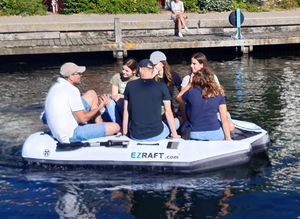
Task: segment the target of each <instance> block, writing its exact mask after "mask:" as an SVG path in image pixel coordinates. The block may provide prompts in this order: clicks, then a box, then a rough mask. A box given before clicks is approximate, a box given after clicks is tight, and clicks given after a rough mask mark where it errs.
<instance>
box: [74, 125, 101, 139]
mask: <svg viewBox="0 0 300 219" xmlns="http://www.w3.org/2000/svg"><path fill="white" fill-rule="evenodd" d="M104 136H106V130H105V124H104V123H101V124H85V125H78V126H77V128H76V129H75V130H74V134H73V136H72V137H71V138H70V139H69V140H70V142H77V141H85V140H89V139H93V138H100V137H104Z"/></svg>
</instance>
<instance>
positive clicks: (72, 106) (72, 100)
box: [45, 78, 84, 143]
mask: <svg viewBox="0 0 300 219" xmlns="http://www.w3.org/2000/svg"><path fill="white" fill-rule="evenodd" d="M80 110H84V106H83V103H82V100H81V96H80V91H79V89H78V88H77V87H75V86H74V85H72V84H71V83H70V82H68V81H67V80H65V79H63V78H58V79H57V82H56V83H55V84H54V85H53V86H52V87H51V88H50V90H49V92H48V95H47V98H46V103H45V112H46V115H47V123H48V126H49V128H50V130H51V132H52V134H53V136H54V137H55V138H56V139H57V140H58V141H60V142H63V143H69V142H70V140H69V139H70V138H71V137H72V136H73V133H74V129H75V128H76V127H77V126H78V122H77V120H76V117H75V116H74V114H73V112H75V111H80Z"/></svg>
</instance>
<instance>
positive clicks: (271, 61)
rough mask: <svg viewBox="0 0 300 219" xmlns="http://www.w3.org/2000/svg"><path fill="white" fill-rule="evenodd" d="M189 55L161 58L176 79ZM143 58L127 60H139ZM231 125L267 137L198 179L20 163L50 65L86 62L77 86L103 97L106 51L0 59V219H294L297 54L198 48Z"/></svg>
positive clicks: (108, 66) (299, 142) (299, 195)
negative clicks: (250, 154) (254, 151)
mask: <svg viewBox="0 0 300 219" xmlns="http://www.w3.org/2000/svg"><path fill="white" fill-rule="evenodd" d="M193 52H194V51H190V50H187V51H185V52H184V53H181V52H180V50H175V51H171V52H167V56H168V59H169V63H170V64H171V68H172V70H174V71H177V72H178V73H179V74H180V75H181V76H184V75H186V74H187V73H188V72H189V58H190V56H191V55H192V53H193ZM149 54H150V52H140V53H132V54H130V55H132V57H134V58H137V59H141V58H145V57H147V56H148V55H149ZM207 54H208V58H209V61H210V63H211V65H212V67H213V69H214V70H215V72H216V74H217V76H218V78H219V80H220V83H221V84H222V85H223V87H224V88H225V92H226V100H227V104H228V109H229V111H230V113H231V115H232V117H233V118H235V119H240V120H246V121H250V122H254V123H256V124H258V125H259V126H261V127H263V128H264V129H266V130H268V132H269V134H270V136H271V138H272V140H273V146H272V147H271V148H270V150H269V152H268V153H267V154H263V155H260V156H256V157H254V158H253V159H252V160H251V161H250V163H249V164H247V165H245V166H241V167H235V168H227V169H225V170H219V171H214V172H210V173H203V174H193V175H182V174H180V175H179V174H168V175H166V174H161V173H153V172H150V173H149V172H141V171H125V170H124V171H116V170H102V169H98V168H83V167H76V168H70V167H69V168H65V167H49V166H43V165H33V166H28V165H25V164H24V163H23V162H22V160H21V157H20V153H21V147H22V144H23V142H24V141H25V139H26V137H27V136H28V135H30V134H31V133H33V132H36V131H40V130H47V126H44V125H43V124H42V123H41V122H40V121H39V115H40V113H41V112H42V110H43V103H44V100H45V97H46V94H47V91H48V89H49V87H50V86H51V84H52V83H53V82H54V81H55V80H56V78H57V76H58V72H59V67H60V65H61V64H62V63H63V62H65V61H75V62H76V63H77V64H80V65H87V72H86V73H85V74H84V77H83V81H82V85H81V86H80V89H81V91H82V92H84V91H86V90H88V89H95V90H96V91H97V93H99V94H100V93H109V92H110V84H109V80H110V78H111V77H112V75H113V74H115V73H116V72H118V71H120V64H119V63H116V62H115V61H114V60H113V59H112V58H111V54H104V55H99V54H93V53H91V54H88V55H87V54H73V55H57V56H50V57H49V58H48V56H30V57H28V56H27V57H5V58H4V59H2V61H1V62H0V64H1V68H0V76H1V80H0V92H1V95H0V215H1V216H2V217H5V218H218V217H225V218H297V217H299V216H300V192H299V191H300V172H299V169H300V167H299V164H300V163H299V153H300V147H299V146H300V110H299V102H300V101H299V100H300V93H299V91H300V57H299V55H298V54H294V53H289V52H287V53H284V54H283V55H282V54H281V55H277V54H275V55H272V54H274V53H272V52H271V54H270V53H267V54H254V55H252V56H250V57H241V56H236V55H235V54H233V55H228V54H229V53H228V51H221V52H220V51H218V52H217V53H215V52H214V51H212V52H211V51H208V53H207Z"/></svg>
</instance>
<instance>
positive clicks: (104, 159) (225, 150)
mask: <svg viewBox="0 0 300 219" xmlns="http://www.w3.org/2000/svg"><path fill="white" fill-rule="evenodd" d="M233 122H234V124H235V127H236V129H235V131H234V133H232V138H233V141H196V140H184V139H174V138H167V139H163V140H160V141H157V142H141V141H135V140H132V139H130V138H128V137H126V136H118V135H114V136H107V137H102V138H97V139H92V140H89V141H85V142H75V143H70V144H62V143H59V142H57V141H56V140H55V139H54V138H53V137H52V136H51V135H49V134H48V133H45V132H37V133H34V134H32V135H30V136H29V137H28V138H27V139H26V141H25V143H24V145H23V148H22V158H23V159H24V160H25V161H26V162H29V163H32V162H33V163H44V164H57V165H97V166H102V167H113V168H125V167H126V168H127V167H131V168H134V169H144V168H149V169H157V170H162V171H168V170H170V171H176V172H187V173H189V172H204V171H211V170H214V169H219V168H224V167H228V166H234V165H241V164H244V163H247V162H248V161H249V160H250V158H251V156H252V155H253V154H258V153H262V152H266V151H267V150H268V147H269V145H270V138H269V135H268V133H267V131H265V130H264V129H262V128H260V127H259V126H257V125H255V124H253V123H250V122H244V121H239V120H233Z"/></svg>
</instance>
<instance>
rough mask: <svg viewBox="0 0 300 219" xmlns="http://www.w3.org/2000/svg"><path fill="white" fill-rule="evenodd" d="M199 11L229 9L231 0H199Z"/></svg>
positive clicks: (231, 5)
mask: <svg viewBox="0 0 300 219" xmlns="http://www.w3.org/2000/svg"><path fill="white" fill-rule="evenodd" d="M198 6H199V8H200V10H201V11H203V12H206V11H230V10H231V9H232V8H233V0H199V2H198Z"/></svg>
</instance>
